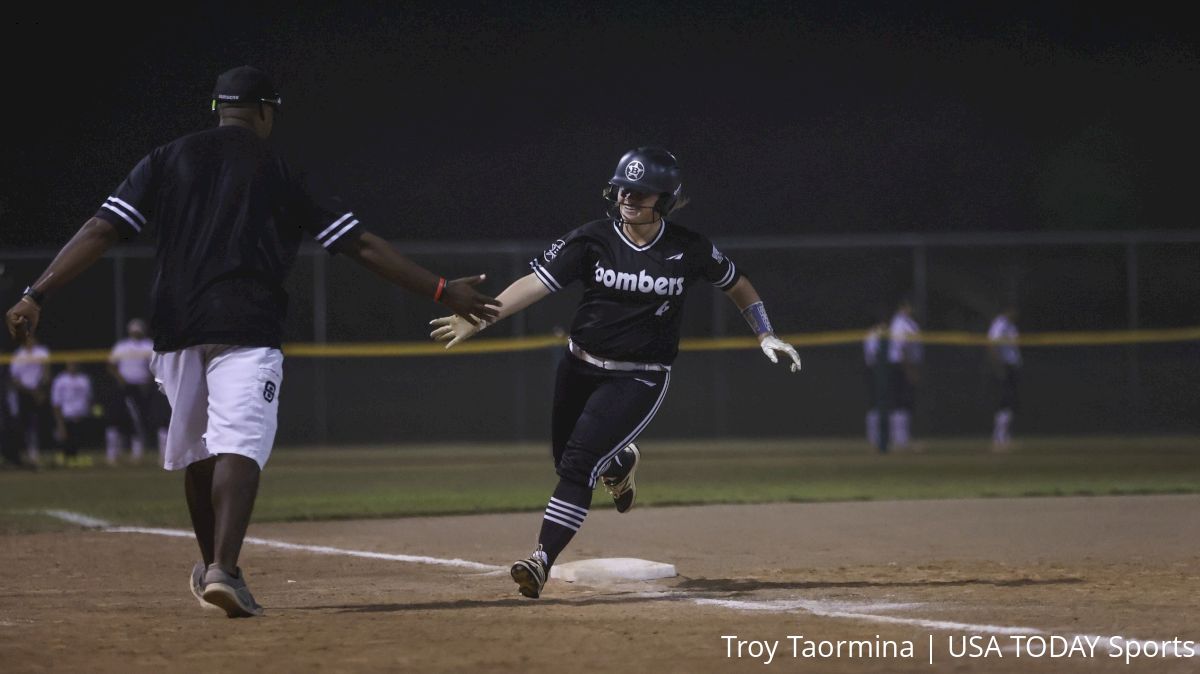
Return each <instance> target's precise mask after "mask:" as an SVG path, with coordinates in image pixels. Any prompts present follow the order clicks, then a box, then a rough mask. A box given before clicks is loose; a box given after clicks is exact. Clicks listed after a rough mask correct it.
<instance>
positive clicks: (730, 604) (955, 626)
mask: <svg viewBox="0 0 1200 674" xmlns="http://www.w3.org/2000/svg"><path fill="white" fill-rule="evenodd" d="M42 512H43V513H44V514H46V515H49V516H51V517H55V518H58V519H61V520H63V521H65V522H70V523H71V524H76V525H79V526H82V527H86V528H89V529H100V530H102V531H105V532H108V533H117V534H123V533H129V534H148V535H153V536H170V537H173V538H192V537H193V536H195V534H193V533H192V532H191V531H185V530H183V529H159V528H153V527H116V526H112V525H111V524H110V523H108V522H106V521H104V520H101V519H96V518H94V517H89V516H87V515H83V514H80V513H74V512H70V511H67V510H45V511H42ZM246 543H251V544H254V545H262V546H265V547H270V548H275V549H278V550H292V551H298V552H311V553H314V554H318V555H344V556H347V557H359V558H363V559H379V560H384V561H391V562H406V563H410V564H429V565H435V566H451V567H457V568H466V569H472V570H475V571H484V572H486V573H482V574H480V575H484V576H491V575H498V574H500V573H503V572H504V571H506V570H507V569H506V567H503V566H495V565H493V564H482V563H479V562H472V561H468V560H465V559H457V558H455V559H441V558H438V557H422V556H416V555H397V554H391V553H385V552H371V551H367V550H347V549H345V548H335V547H331V546H326V545H301V544H298V543H288V542H285V541H275V540H271V539H267V538H254V537H247V538H246ZM643 594H644V595H645V596H647V597H662V598H674V597H678V598H685V599H688V600H689V601H691V602H692V603H693V604H697V605H700V606H719V607H722V608H728V609H733V610H737V611H768V612H774V613H790V612H793V611H804V612H805V613H810V614H812V615H815V616H820V617H824V618H840V619H846V620H861V621H863V622H875V623H882V624H890V625H908V626H913V627H924V628H927V629H934V630H943V631H948V632H966V633H968V634H998V635H1005V636H1007V635H1016V636H1020V635H1045V634H1049V633H1048V632H1047V631H1045V630H1041V629H1038V628H1035V627H1011V626H1005V625H988V624H978V623H960V622H953V621H947V620H930V619H926V618H906V617H903V616H891V615H880V614H878V613H871V612H869V611H889V610H905V609H912V608H918V607H920V606H922V604H919V603H873V604H855V603H849V602H823V601H817V600H811V599H784V600H762V601H747V600H734V599H705V598H689V597H687V594H686V593H680V592H662V593H659V592H649V593H643ZM854 609H858V610H854ZM1069 636H1070V637H1072V638H1073V637H1083V638H1088V639H1092V638H1095V635H1084V634H1076V635H1069ZM1113 636H1119V635H1113ZM1102 638H1108V637H1102ZM1121 638H1122V639H1124V640H1125V641H1126V643H1138V644H1144V643H1149V642H1153V641H1166V640H1155V639H1130V638H1128V637H1121ZM1196 657H1198V658H1200V652H1197V654H1196Z"/></svg>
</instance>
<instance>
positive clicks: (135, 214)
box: [108, 197, 146, 225]
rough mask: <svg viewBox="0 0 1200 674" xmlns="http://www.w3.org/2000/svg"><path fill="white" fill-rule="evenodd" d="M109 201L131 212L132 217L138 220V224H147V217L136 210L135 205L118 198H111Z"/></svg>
mask: <svg viewBox="0 0 1200 674" xmlns="http://www.w3.org/2000/svg"><path fill="white" fill-rule="evenodd" d="M108 201H111V202H113V203H114V204H120V205H121V206H122V207H124V208H125V210H126V211H129V214H130V215H132V216H133V217H135V218H137V220H138V222H140V223H142V224H143V225H144V224H146V217H145V216H144V215H142V214H141V213H140V212H139V211H138V209H136V208H134V207H133V205H131V204H130V203H129V202H128V201H125V200H123V199H118V198H117V197H109V198H108Z"/></svg>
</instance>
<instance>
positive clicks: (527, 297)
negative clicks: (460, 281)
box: [429, 274, 550, 349]
mask: <svg viewBox="0 0 1200 674" xmlns="http://www.w3.org/2000/svg"><path fill="white" fill-rule="evenodd" d="M549 294H550V290H549V289H547V288H546V285H545V284H544V283H542V282H541V281H539V280H538V278H537V277H536V276H534V275H533V274H527V275H525V276H522V277H521V278H519V279H517V280H516V281H513V283H512V285H510V286H508V287H507V288H505V289H504V292H502V293H500V296H499V297H497V298H496V299H497V300H498V301H499V302H500V311H499V312H498V313H497V314H496V315H495V316H494V317H492V318H491V319H490V320H489V319H488V318H486V317H484V318H483V320H481V321H480V322H479V323H478V324H475V323H472V322H468V321H467V320H463V318H462V317H461V316H446V317H444V318H435V319H433V320H432V321H429V324H430V325H433V326H437V327H436V328H435V329H434V331H433V332H431V333H429V336H430V337H432V338H434V339H435V340H437V341H440V342H446V348H447V349H449V348H450V347H452V346H454V345H455V344H458V343H459V342H461V341H464V340H466V339H470V337H471V336H472V335H474V334H475V333H477V332H479V331H480V330H482V329H484V328H486V327H487V326H489V325H491V324H492V323H495V322H496V321H500V320H503V319H505V318H508V317H509V316H512V315H513V314H515V313H517V312H518V311H521V310H522V309H524V308H525V307H527V306H529V305H531V304H533V303H534V302H537V301H538V300H540V299H542V298H543V297H545V296H546V295H549ZM475 318H478V317H475Z"/></svg>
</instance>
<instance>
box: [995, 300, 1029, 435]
mask: <svg viewBox="0 0 1200 674" xmlns="http://www.w3.org/2000/svg"><path fill="white" fill-rule="evenodd" d="M1019 336H1020V335H1019V333H1018V332H1017V308H1016V307H1015V306H1012V305H1008V306H1007V307H1005V309H1004V311H1001V312H1000V314H999V315H997V316H996V318H995V319H993V320H992V325H991V327H990V328H988V360H989V362H990V363H991V366H992V378H993V382H994V384H995V388H996V415H995V417H994V419H993V421H992V449H993V450H994V451H998V452H1003V451H1008V448H1009V445H1010V444H1011V443H1012V434H1011V432H1010V426H1011V425H1012V421H1013V413H1014V412H1015V411H1016V409H1017V382H1018V381H1019V379H1020V378H1019V373H1020V370H1021V349H1020V347H1019V346H1017V338H1018V337H1019Z"/></svg>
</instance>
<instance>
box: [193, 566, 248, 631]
mask: <svg viewBox="0 0 1200 674" xmlns="http://www.w3.org/2000/svg"><path fill="white" fill-rule="evenodd" d="M202 596H203V597H204V601H206V602H208V603H210V604H212V605H214V606H217V607H218V608H222V609H224V610H225V615H226V616H227V617H229V618H251V617H254V616H260V615H262V614H263V607H261V606H259V605H258V602H256V601H254V596H253V595H251V594H250V588H248V587H246V580H245V578H243V577H242V569H241V568H240V567H239V568H238V569H237V573H236V575H233V574H229V573H226V572H225V571H224V570H223V569H221V567H219V566H217V565H216V564H215V563H213V564H209V565H208V571H206V572H205V574H204V594H203V595H202Z"/></svg>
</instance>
